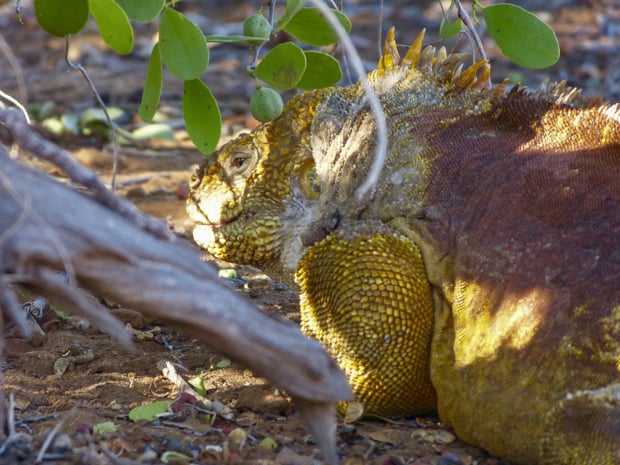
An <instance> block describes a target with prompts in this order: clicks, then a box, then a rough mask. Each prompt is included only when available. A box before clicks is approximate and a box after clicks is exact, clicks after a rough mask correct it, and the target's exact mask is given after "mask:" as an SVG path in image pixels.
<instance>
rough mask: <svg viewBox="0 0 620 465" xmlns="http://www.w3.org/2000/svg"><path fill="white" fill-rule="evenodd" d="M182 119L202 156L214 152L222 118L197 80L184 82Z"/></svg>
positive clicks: (200, 82) (213, 100) (208, 92)
mask: <svg viewBox="0 0 620 465" xmlns="http://www.w3.org/2000/svg"><path fill="white" fill-rule="evenodd" d="M183 118H184V119H185V127H186V128H187V132H188V134H189V137H190V139H191V140H192V142H193V143H194V145H195V146H196V148H197V149H198V150H200V151H201V152H202V153H204V154H209V153H211V152H213V151H214V150H215V147H216V146H217V143H218V141H219V140H220V133H221V131H222V116H221V114H220V109H219V108H218V106H217V102H216V101H215V98H214V97H213V94H212V93H211V91H210V90H209V88H208V87H207V86H206V85H205V84H204V83H203V82H202V81H201V80H199V79H192V80H190V81H185V84H184V86H183Z"/></svg>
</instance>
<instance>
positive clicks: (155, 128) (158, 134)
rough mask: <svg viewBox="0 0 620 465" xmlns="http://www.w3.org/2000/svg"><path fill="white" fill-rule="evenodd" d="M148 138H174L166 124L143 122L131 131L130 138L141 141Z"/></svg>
mask: <svg viewBox="0 0 620 465" xmlns="http://www.w3.org/2000/svg"><path fill="white" fill-rule="evenodd" d="M148 139H166V140H174V132H173V131H172V128H171V127H170V126H169V125H167V124H162V123H157V124H145V125H144V126H140V127H139V128H136V129H134V130H133V131H131V140H132V141H134V142H136V141H141V140H148Z"/></svg>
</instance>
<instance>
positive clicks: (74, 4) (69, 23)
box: [34, 0, 88, 37]
mask: <svg viewBox="0 0 620 465" xmlns="http://www.w3.org/2000/svg"><path fill="white" fill-rule="evenodd" d="M34 14H35V16H36V17H37V21H38V22H39V24H40V25H41V27H42V28H43V29H44V30H45V31H47V32H48V33H50V34H52V35H54V36H59V37H64V36H66V35H68V34H75V33H77V32H79V31H80V30H81V29H82V28H83V27H84V25H85V24H86V21H87V20H88V0H73V1H71V2H68V1H67V0H35V1H34Z"/></svg>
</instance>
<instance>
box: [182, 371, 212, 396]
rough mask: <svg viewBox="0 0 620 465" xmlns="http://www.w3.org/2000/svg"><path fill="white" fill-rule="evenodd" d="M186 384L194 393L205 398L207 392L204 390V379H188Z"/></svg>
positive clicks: (197, 377)
mask: <svg viewBox="0 0 620 465" xmlns="http://www.w3.org/2000/svg"><path fill="white" fill-rule="evenodd" d="M187 382H188V383H189V384H190V386H192V387H193V388H194V389H195V390H196V392H197V393H198V394H200V395H201V396H206V395H207V390H206V388H205V384H204V378H203V377H202V376H200V375H198V376H194V377H193V378H191V379H188V380H187Z"/></svg>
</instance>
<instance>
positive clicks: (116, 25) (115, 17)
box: [88, 0, 133, 55]
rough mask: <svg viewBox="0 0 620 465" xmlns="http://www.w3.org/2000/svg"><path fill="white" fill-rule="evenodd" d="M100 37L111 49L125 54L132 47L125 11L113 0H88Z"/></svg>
mask: <svg viewBox="0 0 620 465" xmlns="http://www.w3.org/2000/svg"><path fill="white" fill-rule="evenodd" d="M88 6H89V7H90V13H91V14H92V15H93V17H94V18H95V21H96V22H97V27H99V32H100V34H101V37H103V40H104V41H105V43H106V44H108V45H109V46H110V47H111V48H112V50H114V51H115V52H116V53H120V54H121V55H127V54H128V53H130V52H131V50H132V49H133V28H132V27H131V23H130V22H129V18H128V17H127V13H125V11H124V10H123V9H122V8H121V7H120V5H119V4H118V3H116V2H115V1H114V0H88Z"/></svg>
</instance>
